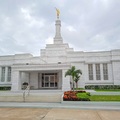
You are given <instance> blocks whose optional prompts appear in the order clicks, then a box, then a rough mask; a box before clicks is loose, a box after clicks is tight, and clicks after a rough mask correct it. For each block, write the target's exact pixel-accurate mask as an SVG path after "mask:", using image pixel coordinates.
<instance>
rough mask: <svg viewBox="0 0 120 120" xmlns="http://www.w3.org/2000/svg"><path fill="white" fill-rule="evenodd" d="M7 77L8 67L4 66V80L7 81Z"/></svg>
mask: <svg viewBox="0 0 120 120" xmlns="http://www.w3.org/2000/svg"><path fill="white" fill-rule="evenodd" d="M7 79H8V67H5V82H7Z"/></svg>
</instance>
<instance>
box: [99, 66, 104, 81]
mask: <svg viewBox="0 0 120 120" xmlns="http://www.w3.org/2000/svg"><path fill="white" fill-rule="evenodd" d="M100 77H101V80H102V81H103V80H104V79H103V64H100Z"/></svg>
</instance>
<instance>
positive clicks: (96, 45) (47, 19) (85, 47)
mask: <svg viewBox="0 0 120 120" xmlns="http://www.w3.org/2000/svg"><path fill="white" fill-rule="evenodd" d="M55 7H57V8H59V9H60V19H61V22H62V28H61V29H62V37H63V40H64V42H65V43H69V45H70V47H73V48H74V49H75V50H77V51H78V50H79V51H104V50H111V49H119V48H120V0H0V55H1V56H3V55H12V54H21V53H32V54H33V55H34V56H38V55H39V54H40V49H43V48H45V45H46V44H52V43H53V38H54V36H55V19H56V11H55Z"/></svg>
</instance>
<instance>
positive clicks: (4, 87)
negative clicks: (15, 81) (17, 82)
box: [0, 86, 11, 90]
mask: <svg viewBox="0 0 120 120" xmlns="http://www.w3.org/2000/svg"><path fill="white" fill-rule="evenodd" d="M0 90H11V87H10V86H9V87H7V86H2V87H0Z"/></svg>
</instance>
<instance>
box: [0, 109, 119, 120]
mask: <svg viewBox="0 0 120 120" xmlns="http://www.w3.org/2000/svg"><path fill="white" fill-rule="evenodd" d="M0 120H120V111H106V110H104V111H101V110H80V109H58V108H0Z"/></svg>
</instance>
